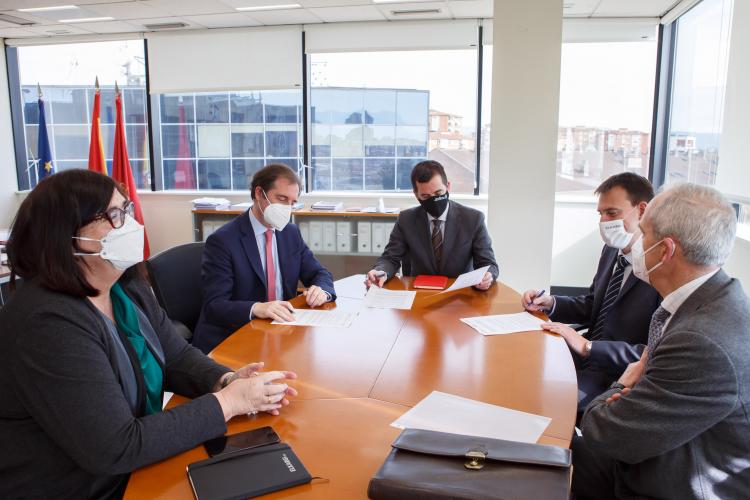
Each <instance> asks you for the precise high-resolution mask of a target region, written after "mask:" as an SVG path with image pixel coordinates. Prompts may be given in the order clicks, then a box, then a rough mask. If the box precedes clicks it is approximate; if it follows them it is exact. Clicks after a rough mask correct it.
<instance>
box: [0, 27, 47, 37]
mask: <svg viewBox="0 0 750 500" xmlns="http://www.w3.org/2000/svg"><path fill="white" fill-rule="evenodd" d="M30 36H39V35H37V34H36V33H34V32H33V31H31V30H27V29H24V28H1V27H0V38H23V37H30Z"/></svg>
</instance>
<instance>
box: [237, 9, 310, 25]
mask: <svg viewBox="0 0 750 500" xmlns="http://www.w3.org/2000/svg"><path fill="white" fill-rule="evenodd" d="M248 16H250V17H252V18H253V19H255V20H256V21H258V22H260V23H262V24H267V25H277V24H315V23H321V22H323V21H321V20H320V18H319V17H317V16H316V15H315V14H313V13H312V12H310V11H308V10H305V9H286V10H264V11H256V12H249V13H248Z"/></svg>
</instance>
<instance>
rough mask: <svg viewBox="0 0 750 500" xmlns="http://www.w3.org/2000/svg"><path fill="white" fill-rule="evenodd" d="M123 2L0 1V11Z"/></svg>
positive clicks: (97, 0)
mask: <svg viewBox="0 0 750 500" xmlns="http://www.w3.org/2000/svg"><path fill="white" fill-rule="evenodd" d="M122 1H123V0H74V1H68V0H1V1H0V10H10V9H31V8H34V7H55V6H57V5H86V4H92V3H114V2H122Z"/></svg>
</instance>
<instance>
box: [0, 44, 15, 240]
mask: <svg viewBox="0 0 750 500" xmlns="http://www.w3.org/2000/svg"><path fill="white" fill-rule="evenodd" d="M0 49H4V45H3V40H2V39H1V38H0ZM14 151H15V149H14V147H13V122H12V120H11V117H10V96H9V94H8V72H7V67H6V65H5V50H0V228H7V227H9V226H10V223H11V222H12V221H13V217H14V216H15V213H16V209H17V208H18V198H17V196H16V191H17V190H18V182H17V176H16V157H15V153H14Z"/></svg>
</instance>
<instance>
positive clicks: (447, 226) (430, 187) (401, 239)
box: [366, 160, 498, 290]
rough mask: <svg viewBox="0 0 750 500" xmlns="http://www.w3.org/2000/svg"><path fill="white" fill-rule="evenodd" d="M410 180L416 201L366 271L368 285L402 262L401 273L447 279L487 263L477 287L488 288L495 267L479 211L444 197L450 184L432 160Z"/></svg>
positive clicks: (391, 272) (417, 168)
mask: <svg viewBox="0 0 750 500" xmlns="http://www.w3.org/2000/svg"><path fill="white" fill-rule="evenodd" d="M411 185H412V187H413V188H414V196H416V197H417V201H418V202H419V206H418V207H414V208H410V209H408V210H404V211H402V212H401V214H400V215H399V217H398V220H397V221H396V225H395V227H394V228H393V231H392V232H391V238H390V241H389V242H388V245H387V246H386V247H385V250H384V251H383V255H381V256H380V258H379V259H378V261H377V263H376V264H375V266H374V267H373V269H372V271H370V272H369V273H368V274H367V281H366V284H367V286H368V287H369V286H370V285H376V286H383V284H385V282H386V281H388V279H390V278H391V277H393V275H394V274H396V272H397V271H398V269H399V267H401V266H403V273H404V275H410V276H418V275H421V274H426V275H439V276H447V277H449V278H455V277H456V276H458V275H459V274H462V273H465V272H467V271H471V270H473V269H479V268H481V267H484V266H490V268H489V270H488V271H487V273H485V275H484V279H483V280H482V282H481V283H480V284H479V285H477V286H476V287H475V288H477V289H479V290H487V289H488V288H490V286H492V283H494V281H495V280H496V279H497V275H498V267H497V262H496V261H495V254H494V252H493V251H492V241H491V240H490V235H489V234H488V232H487V227H486V226H485V224H484V215H483V214H482V212H480V211H478V210H474V209H473V208H469V207H465V206H463V205H461V204H459V203H456V202H455V201H450V200H449V199H448V192H449V191H450V186H451V185H450V182H448V178H447V177H446V175H445V170H444V169H443V166H442V165H441V164H440V163H438V162H436V161H433V160H426V161H423V162H420V163H417V164H416V165H415V166H414V169H413V170H412V172H411Z"/></svg>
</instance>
